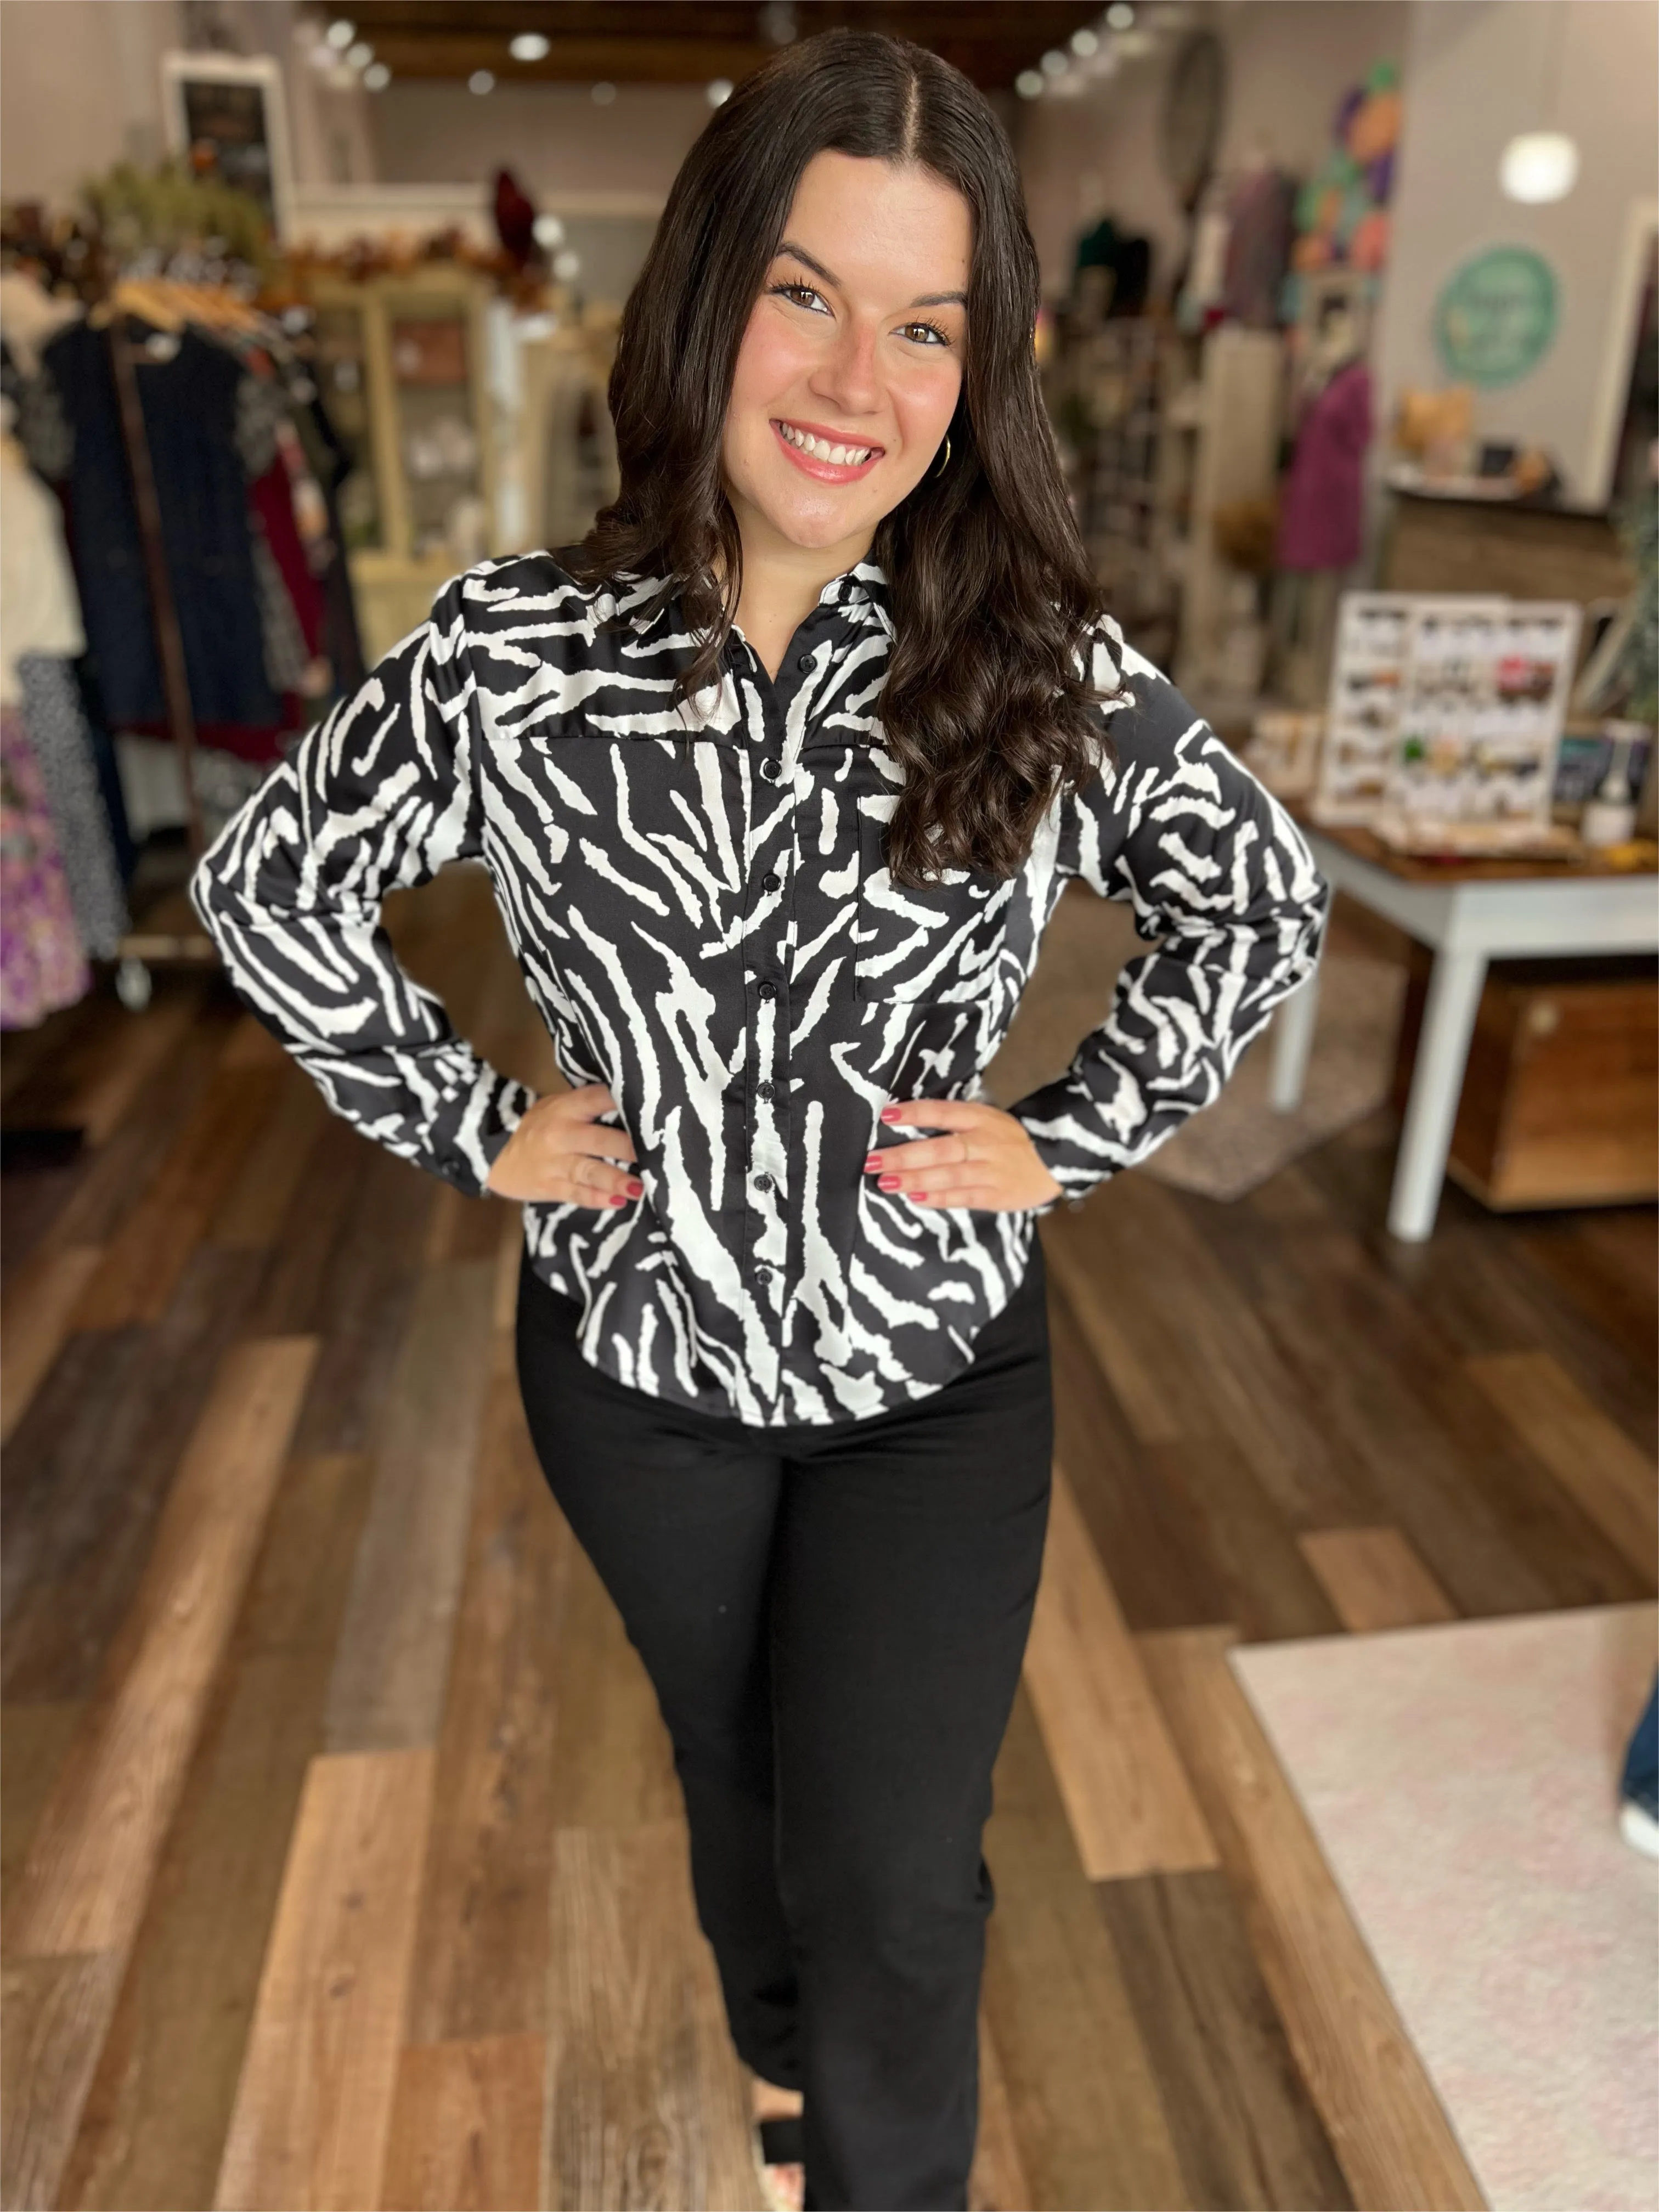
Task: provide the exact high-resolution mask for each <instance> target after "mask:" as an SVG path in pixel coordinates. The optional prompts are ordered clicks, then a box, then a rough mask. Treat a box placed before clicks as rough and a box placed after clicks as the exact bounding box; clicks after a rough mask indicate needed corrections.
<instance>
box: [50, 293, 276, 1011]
mask: <svg viewBox="0 0 1659 2212" xmlns="http://www.w3.org/2000/svg"><path fill="white" fill-rule="evenodd" d="M129 315H132V316H137V317H138V318H140V319H142V320H143V321H145V322H148V323H149V324H151V325H154V326H155V328H156V329H158V330H161V331H170V332H175V333H176V332H178V331H182V330H184V329H185V327H186V326H187V325H189V324H191V323H195V324H198V325H201V326H202V327H203V328H204V329H206V330H209V331H218V332H223V333H225V334H227V335H228V334H231V333H234V334H236V335H237V336H240V337H256V338H258V339H259V340H260V341H261V343H264V344H266V345H267V346H268V347H270V348H271V349H273V350H274V349H276V347H277V346H279V345H280V343H281V341H280V340H279V339H276V338H275V337H274V334H273V333H272V331H271V330H270V325H268V323H267V320H266V319H265V318H264V316H263V315H262V314H260V313H259V312H258V310H257V309H256V308H253V307H250V306H249V305H248V304H247V303H246V301H243V300H240V299H239V298H237V297H236V295H234V293H230V292H227V291H225V290H224V289H222V287H220V286H216V285H211V284H196V283H185V282H183V281H181V280H179V279H177V278H172V277H132V276H128V277H123V278H121V279H120V280H119V281H118V283H116V284H115V285H114V286H113V288H112V290H111V291H110V293H109V295H108V296H107V297H106V299H105V300H103V301H100V304H99V305H98V306H97V307H95V308H94V310H93V313H92V317H91V319H92V321H93V322H94V325H102V326H103V328H104V332H105V337H106V342H107V344H108V347H109V356H110V368H111V373H112V376H113V379H114V383H115V391H116V398H117V406H118V418H119V422H120V428H121V443H122V447H123V451H124V453H125V458H126V463H127V471H128V477H129V480H130V483H131V490H132V499H133V510H134V513H135V514H136V516H137V524H138V537H139V543H140V546H141V548H142V551H143V564H144V580H145V585H146V589H147V595H148V598H149V611H150V623H151V629H152V635H153V639H154V643H155V659H156V665H157V667H158V669H159V670H160V672H161V695H162V704H163V709H164V713H165V715H166V720H167V734H168V736H169V737H170V738H171V739H172V741H173V746H174V748H175V750H177V753H178V756H179V776H180V780H181V781H182V782H183V785H184V791H185V839H186V846H187V849H188V851H189V854H190V856H191V862H192V865H193V864H194V863H195V862H196V861H197V860H200V859H201V857H202V855H203V854H204V852H205V851H206V850H207V834H206V830H205V828H204V823H203V818H202V808H201V801H200V798H199V796H198V793H197V781H196V757H197V734H196V714H195V709H194V707H193V705H192V703H191V696H190V679H189V675H188V671H187V668H186V665H185V647H184V639H183V635H182V633H181V632H180V630H179V613H178V608H177V605H176V604H175V601H174V598H173V580H172V577H171V575H170V574H169V572H168V568H167V548H166V544H165V543H164V541H163V538H162V535H161V501H160V498H159V496H158V494H157V491H156V486H155V466H154V463H153V461H152V459H151V454H150V447H149V435H148V433H147V431H146V429H145V426H144V410H143V401H142V399H141V398H140V396H139V391H138V377H137V363H136V362H135V360H134V356H133V347H132V342H131V338H130V337H129V336H128V334H127V329H126V319H127V317H128V316H129ZM182 902H183V894H182V893H181V892H179V891H177V890H174V891H172V892H169V893H167V894H166V895H164V896H163V898H162V899H161V902H160V904H161V908H162V910H163V912H165V909H166V908H168V907H169V906H175V905H177V904H179V903H182ZM117 961H118V965H117V969H116V977H115V987H116V992H117V995H118V997H119V998H120V1000H121V1002H122V1004H123V1005H124V1006H127V1007H128V1008H129V1009H130V1010H131V1011H132V1012H137V1011H139V1010H140V1009H141V1008H143V1006H147V1005H148V1004H149V998H150V992H151V981H150V974H149V970H150V968H151V967H152V966H153V965H155V964H157V963H166V964H168V965H171V966H185V967H204V966H208V965H214V966H216V965H218V964H219V955H218V951H217V949H216V946H215V945H214V943H213V940H212V939H211V938H210V937H208V936H207V935H206V934H205V933H204V932H203V931H202V930H201V929H200V927H197V926H196V924H195V921H194V917H193V915H189V916H188V917H186V916H185V915H181V916H179V922H178V926H177V927H166V926H156V927H149V928H137V929H133V930H131V931H130V932H128V933H127V934H126V935H125V936H124V937H123V938H122V939H121V940H120V943H119V945H118V948H117Z"/></svg>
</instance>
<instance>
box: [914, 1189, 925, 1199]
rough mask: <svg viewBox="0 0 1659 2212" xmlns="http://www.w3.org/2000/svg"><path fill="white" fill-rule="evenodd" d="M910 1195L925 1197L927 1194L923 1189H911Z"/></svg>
mask: <svg viewBox="0 0 1659 2212" xmlns="http://www.w3.org/2000/svg"><path fill="white" fill-rule="evenodd" d="M910 1195H911V1197H912V1198H926V1197H927V1192H926V1191H925V1190H913V1191H912V1192H911V1194H910Z"/></svg>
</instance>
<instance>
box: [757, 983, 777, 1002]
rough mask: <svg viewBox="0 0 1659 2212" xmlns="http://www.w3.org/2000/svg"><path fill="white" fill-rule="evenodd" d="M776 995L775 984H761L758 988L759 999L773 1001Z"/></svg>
mask: <svg viewBox="0 0 1659 2212" xmlns="http://www.w3.org/2000/svg"><path fill="white" fill-rule="evenodd" d="M777 995H778V987H777V985H776V984H775V983H763V984H761V985H760V986H759V996H760V997H761V998H763V999H775V998H776V997H777Z"/></svg>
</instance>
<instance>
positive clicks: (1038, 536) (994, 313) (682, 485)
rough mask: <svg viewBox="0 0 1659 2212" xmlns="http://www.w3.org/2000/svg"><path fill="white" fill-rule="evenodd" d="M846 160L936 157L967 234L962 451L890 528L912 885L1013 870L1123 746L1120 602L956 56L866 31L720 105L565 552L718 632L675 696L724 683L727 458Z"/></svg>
mask: <svg viewBox="0 0 1659 2212" xmlns="http://www.w3.org/2000/svg"><path fill="white" fill-rule="evenodd" d="M826 149H833V150H835V151H836V152H838V153H842V154H850V155H862V156H865V157H868V158H872V159H875V160H878V161H898V162H916V163H919V164H921V166H922V167H926V168H927V169H929V170H931V171H932V172H933V173H934V174H935V175H936V176H938V177H939V178H941V179H943V180H944V181H945V183H946V184H948V185H953V186H954V187H955V189H956V190H957V191H959V192H960V193H961V194H962V196H963V199H964V200H965V201H966V202H967V204H968V207H969V211H970V214H971V216H972V218H973V262H972V270H971V273H970V276H969V284H968V313H967V345H966V360H965V362H964V364H963V388H962V396H961V398H960V400H959V402H958V404H957V410H956V414H955V416H954V417H953V419H952V421H951V429H950V436H951V456H950V460H949V464H948V465H947V466H946V467H945V469H944V470H943V471H940V472H939V473H937V474H934V473H930V474H929V475H928V476H927V477H924V478H923V480H922V482H921V483H919V484H918V485H917V486H916V488H915V490H914V491H912V492H911V493H910V495H909V496H908V498H907V499H905V500H904V501H902V503H901V504H900V505H899V506H898V507H896V508H895V509H894V510H893V512H892V513H890V514H889V515H887V516H886V517H885V518H884V520H883V521H882V523H881V524H880V526H879V528H878V531H877V533H876V538H875V542H874V544H873V545H872V548H871V557H872V559H874V560H875V561H877V562H878V563H879V564H880V566H881V568H883V570H884V572H885V574H886V575H887V578H888V580H889V585H890V607H891V612H892V616H893V621H894V626H895V631H896V635H895V640H894V646H893V651H892V655H891V658H890V662H889V664H888V670H887V676H886V681H885V684H884V687H883V690H882V694H881V700H880V714H881V719H882V723H883V726H884V732H885V736H886V742H887V744H888V746H889V748H890V750H891V752H892V754H893V756H894V757H895V758H896V760H897V761H898V762H899V763H901V764H902V767H903V769H904V770H905V779H904V784H903V787H902V793H901V795H900V798H899V800H898V804H897V805H896V808H895V810H894V814H893V818H892V820H891V822H890V824H889V826H888V831H887V860H888V866H889V867H890V870H891V872H892V873H893V876H894V878H896V880H897V881H900V882H902V883H908V884H920V883H922V882H925V881H927V880H929V879H931V878H933V877H934V876H935V875H936V873H937V872H938V870H939V869H940V868H941V867H953V868H967V869H973V870H982V871H984V872H987V873H989V874H992V875H994V876H998V877H1006V876H1009V875H1012V874H1013V873H1015V872H1016V871H1017V870H1018V867H1019V866H1020V865H1021V863H1022V862H1023V861H1024V859H1025V857H1026V855H1027V854H1028V853H1029V852H1030V846H1031V841H1032V838H1033V836H1034V834H1035V832H1036V826H1037V823H1039V821H1040V820H1041V818H1042V814H1043V812H1044V811H1045V809H1046V808H1047V807H1048V805H1050V804H1051V803H1052V801H1053V800H1054V798H1055V797H1056V796H1057V795H1058V794H1059V793H1060V792H1061V791H1065V790H1075V789H1077V788H1078V787H1079V786H1080V785H1081V784H1082V783H1083V782H1084V781H1085V779H1086V778H1087V776H1088V775H1090V774H1091V771H1092V770H1093V769H1095V768H1096V767H1097V765H1098V763H1099V761H1100V757H1101V750H1102V747H1103V727H1102V723H1101V720H1100V717H1099V715H1098V713H1097V703H1096V702H1097V700H1098V697H1099V694H1098V693H1097V692H1096V691H1095V690H1093V689H1092V688H1091V684H1090V681H1089V668H1090V660H1091V653H1090V650H1089V646H1088V643H1087V641H1086V639H1085V631H1086V629H1088V626H1089V625H1090V623H1091V622H1092V621H1093V620H1094V619H1095V617H1097V615H1098V614H1099V612H1100V611H1101V602H1100V593H1099V590H1098V587H1097V584H1096V582H1095V580H1094V577H1093V575H1092V574H1091V569H1090V567H1089V562H1088V559H1087V556H1085V552H1084V550H1083V545H1082V542H1081V540H1080V538H1079V535H1078V532H1077V526H1076V524H1075V522H1074V521H1073V516H1072V512H1071V508H1070V506H1069V504H1068V502H1067V500H1066V489H1065V484H1064V482H1063V480H1062V477H1061V474H1060V462H1059V457H1058V454H1057V453H1056V450H1055V447H1054V437H1053V434H1052V433H1051V431H1050V429H1049V427H1048V416H1047V414H1046V412H1045V410H1044V407H1043V404H1042V391H1041V388H1040V386H1039V383H1038V378H1037V370H1036V356H1035V354H1034V350H1033V343H1032V340H1033V332H1034V330H1035V327H1036V316H1037V308H1038V303H1039V292H1038V279H1037V260H1036V250H1035V248H1034V247H1033V246H1032V243H1031V234H1030V228H1029V227H1028V225H1027V223H1026V219H1025V207H1024V197H1023V196H1022V194H1021V191H1020V184H1019V173H1018V168H1017V167H1016V165H1015V161H1014V155H1013V149H1012V147H1011V146H1010V144H1009V143H1008V139H1007V137H1006V133H1005V132H1004V131H1003V128H1002V125H1000V122H999V121H998V120H997V118H996V115H995V113H994V111H993V109H992V107H991V106H990V104H989V102H988V101H987V100H985V98H984V97H983V96H982V94H981V93H980V92H979V91H978V90H977V89H976V88H975V87H974V85H973V84H971V83H970V82H969V80H968V78H966V77H965V76H963V75H962V74H961V72H960V71H959V70H954V69H952V68H951V66H950V64H948V63H946V62H944V61H941V60H940V59H939V57H938V55H936V54H933V53H929V52H927V49H926V48H925V47H921V46H912V45H910V44H909V43H908V41H906V40H898V39H890V38H887V37H884V36H883V35H881V34H880V33H875V32H869V31H827V32H824V33H821V34H820V35H819V36H817V37H816V38H811V39H806V40H802V41H801V42H800V43H799V45H797V46H791V47H788V48H787V49H785V51H784V52H781V53H780V54H779V55H777V56H776V57H775V58H774V59H773V60H771V61H769V62H768V63H767V64H765V66H764V67H763V68H762V69H760V70H757V72H756V73H755V74H754V75H753V76H750V77H749V78H748V79H746V80H745V82H744V83H742V84H741V85H739V86H738V88H737V90H736V91H735V92H734V93H733V94H732V96H731V98H730V99H729V100H727V101H726V104H725V105H724V106H722V107H720V108H718V109H717V110H716V111H715V112H714V117H713V118H712V119H711V121H710V122H709V123H708V125H707V127H706V128H705V130H704V131H703V132H702V136H701V137H699V138H698V140H697V142H696V145H695V146H693V147H692V149H691V151H690V154H688V155H687V156H686V158H685V161H684V164H683V165H682V167H681V169H680V172H679V174H678V177H677V178H676V179H675V180H674V185H673V189H672V191H671V192H670V193H669V196H668V203H667V205H666V206H665V209H664V210H663V215H662V220H661V222H659V224H658V226H657V232H656V236H655V238H654V239H653V241H652V245H651V250H650V252H649V253H648V254H647V257H646V261H645V266H644V268H643V269H642V270H641V273H640V276H639V281H638V282H637V283H635V287H634V289H633V290H632V292H631V293H630V294H629V299H628V304H627V306H626V307H625V308H624V309H623V319H622V328H621V333H620V337H619V340H618V347H617V358H616V364H615V366H614V368H612V371H611V383H610V400H611V414H612V416H614V418H615V421H616V426H617V455H618V459H619V460H620V463H621V474H622V489H621V493H620V495H619V496H618V497H617V500H616V501H615V502H614V504H612V505H611V506H610V507H606V508H605V510H604V512H603V513H601V514H600V515H599V518H598V520H597V521H596V522H595V523H594V526H593V528H592V530H591V531H590V532H589V533H588V535H587V537H586V538H585V539H584V540H583V542H582V544H581V546H580V548H579V549H578V550H576V551H575V552H574V554H573V555H570V556H567V558H568V560H569V561H570V562H571V565H572V567H573V568H574V571H575V573H576V574H578V575H579V576H580V577H581V578H582V579H583V580H585V581H586V582H589V583H600V582H605V581H610V580H615V579H617V577H619V576H622V575H625V574H646V575H661V576H664V577H665V578H667V579H669V580H670V586H671V589H672V590H674V591H676V592H678V594H679V596H680V598H681V600H682V604H683V605H684V611H685V615H686V617H687V621H688V623H689V625H690V629H691V630H692V632H693V633H694V635H697V636H698V637H699V639H700V647H699V650H698V651H697V653H696V657H695V659H693V661H692V662H691V664H690V666H689V667H688V668H687V669H686V671H684V675H683V677H682V678H681V689H680V696H683V697H684V696H690V693H691V692H692V691H694V690H702V688H703V687H704V686H705V685H707V684H711V683H713V682H714V681H715V680H716V679H717V676H718V671H719V665H720V654H721V653H722V650H723V649H724V647H725V645H726V638H727V635H728V633H729V630H730V628H731V625H732V620H733V618H734V615H735V611H736V608H737V604H738V593H739V590H740V587H741V581H742V562H743V551H742V547H741V545H740V544H739V542H738V526H737V521H736V518H735V517H734V515H733V514H732V509H731V507H730V505H729V504H728V502H727V500H726V494H725V491H724V489H723V487H722V482H721V440H722V435H723V432H724V428H725V422H726V408H727V404H728V402H729V399H730V397H731V391H732V375H733V372H734V369H735V367H736V362H737V356H738V347H739V344H740V343H741V342H742V338H743V334H744V328H745V326H746V325H747V323H748V320H749V317H750V311H751V309H752V308H753V307H754V303H755V301H756V300H757V297H758V296H759V294H760V291H761V288H762V286H763V283H764V281H765V277H766V272H767V270H768V269H769V266H770V264H771V262H772V259H773V258H774V256H775V253H776V252H777V249H778V246H779V243H780V241H781V238H782V235H783V227H784V224H785V222H786V221H787V217H788V213H789V209H790V206H791V204H792V203H793V198H794V195H795V188H796V185H797V184H798V182H799V178H800V175H801V172H802V171H803V170H804V169H805V167H806V165H807V163H808V162H809V161H811V158H812V156H813V155H815V154H818V153H822V152H823V151H825V150H826Z"/></svg>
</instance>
